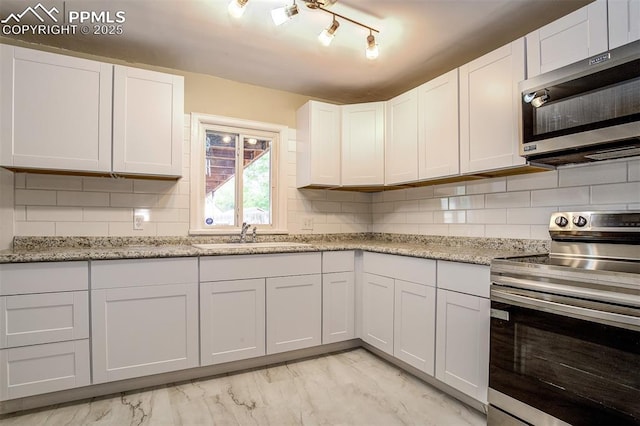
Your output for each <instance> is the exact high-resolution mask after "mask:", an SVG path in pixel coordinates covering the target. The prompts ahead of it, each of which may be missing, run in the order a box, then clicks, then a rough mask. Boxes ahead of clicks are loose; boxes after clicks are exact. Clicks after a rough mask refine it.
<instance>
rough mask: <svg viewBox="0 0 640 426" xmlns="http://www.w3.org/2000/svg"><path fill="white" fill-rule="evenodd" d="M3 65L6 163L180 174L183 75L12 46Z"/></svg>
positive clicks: (0, 153) (1, 154)
mask: <svg viewBox="0 0 640 426" xmlns="http://www.w3.org/2000/svg"><path fill="white" fill-rule="evenodd" d="M0 64H1V65H0V66H1V67H2V73H1V76H2V77H1V80H0V92H1V93H2V100H0V129H1V130H0V165H2V166H5V167H9V168H24V169H44V170H64V171H73V172H86V173H112V172H116V173H123V174H140V175H153V176H170V177H178V176H180V174H181V168H182V139H183V138H182V134H183V129H182V127H183V117H184V115H183V114H184V111H183V105H184V100H183V96H184V95H183V93H184V82H183V78H182V77H178V76H173V75H167V74H161V73H156V72H151V71H145V70H138V69H134V68H129V67H120V66H116V67H115V75H114V65H112V64H107V63H102V62H96V61H90V60H86V59H80V58H74V57H69V56H64V55H57V54H52V53H47V52H41V51H37V50H31V49H24V48H19V47H14V46H7V45H0ZM112 129H113V134H112ZM112 150H113V157H112Z"/></svg>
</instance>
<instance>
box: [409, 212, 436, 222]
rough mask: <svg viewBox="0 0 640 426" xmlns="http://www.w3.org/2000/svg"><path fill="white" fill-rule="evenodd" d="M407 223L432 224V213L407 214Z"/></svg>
mask: <svg viewBox="0 0 640 426" xmlns="http://www.w3.org/2000/svg"><path fill="white" fill-rule="evenodd" d="M407 223H416V224H422V223H433V212H417V213H407Z"/></svg>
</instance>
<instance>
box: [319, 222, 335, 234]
mask: <svg viewBox="0 0 640 426" xmlns="http://www.w3.org/2000/svg"><path fill="white" fill-rule="evenodd" d="M340 227H341V225H340V224H339V223H319V224H317V225H316V224H315V223H314V224H313V233H314V234H336V233H339V232H340Z"/></svg>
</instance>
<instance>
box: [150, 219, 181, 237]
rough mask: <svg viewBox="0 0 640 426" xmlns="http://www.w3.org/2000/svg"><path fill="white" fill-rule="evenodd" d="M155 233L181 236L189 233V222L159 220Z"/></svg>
mask: <svg viewBox="0 0 640 426" xmlns="http://www.w3.org/2000/svg"><path fill="white" fill-rule="evenodd" d="M156 233H157V234H158V235H167V236H176V237H179V236H182V235H187V234H188V233H189V223H188V222H187V223H185V222H167V223H163V222H160V223H158V224H157V230H156Z"/></svg>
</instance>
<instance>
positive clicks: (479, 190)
mask: <svg viewBox="0 0 640 426" xmlns="http://www.w3.org/2000/svg"><path fill="white" fill-rule="evenodd" d="M506 190H507V178H497V179H482V180H477V181H471V182H469V183H467V194H488V193H491V192H505V191H506Z"/></svg>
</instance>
